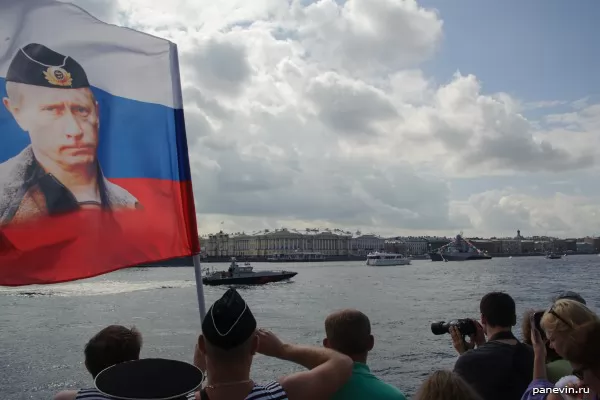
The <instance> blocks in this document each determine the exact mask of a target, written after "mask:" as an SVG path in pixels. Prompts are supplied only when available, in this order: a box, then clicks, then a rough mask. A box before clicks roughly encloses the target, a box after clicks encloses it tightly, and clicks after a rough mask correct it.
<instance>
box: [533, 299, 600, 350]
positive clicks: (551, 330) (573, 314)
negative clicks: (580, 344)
mask: <svg viewBox="0 0 600 400" xmlns="http://www.w3.org/2000/svg"><path fill="white" fill-rule="evenodd" d="M590 322H600V318H599V317H598V315H597V314H596V313H595V312H593V311H592V310H590V309H589V308H588V307H587V306H586V305H585V304H582V303H580V302H578V301H575V300H570V299H560V300H557V301H555V302H554V304H553V305H552V308H551V309H550V310H548V311H546V312H545V313H544V316H543V317H542V320H541V322H540V325H541V327H542V329H544V332H545V333H546V336H552V337H554V336H555V335H560V336H561V337H562V338H563V339H566V340H571V339H572V338H573V333H574V332H575V330H576V328H577V327H579V326H581V325H583V324H587V323H590Z"/></svg>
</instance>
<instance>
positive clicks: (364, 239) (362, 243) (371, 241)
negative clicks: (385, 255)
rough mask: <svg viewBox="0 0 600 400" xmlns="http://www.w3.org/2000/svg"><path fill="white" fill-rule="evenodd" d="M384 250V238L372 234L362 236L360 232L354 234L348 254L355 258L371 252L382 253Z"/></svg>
mask: <svg viewBox="0 0 600 400" xmlns="http://www.w3.org/2000/svg"><path fill="white" fill-rule="evenodd" d="M384 248H385V239H384V238H382V237H380V236H377V235H372V234H369V235H363V234H361V232H356V236H355V237H353V238H352V239H351V243H350V253H351V254H352V255H356V256H366V255H367V254H369V253H371V252H373V251H383V250H384Z"/></svg>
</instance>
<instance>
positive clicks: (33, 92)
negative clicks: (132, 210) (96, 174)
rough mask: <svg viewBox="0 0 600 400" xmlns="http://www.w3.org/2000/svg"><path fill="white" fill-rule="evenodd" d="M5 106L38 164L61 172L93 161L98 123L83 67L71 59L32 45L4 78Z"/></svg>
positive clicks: (17, 59)
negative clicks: (26, 135) (28, 142)
mask: <svg viewBox="0 0 600 400" xmlns="http://www.w3.org/2000/svg"><path fill="white" fill-rule="evenodd" d="M6 92H7V97H5V98H4V99H3V103H4V106H5V107H6V109H7V110H8V111H9V112H10V113H11V114H12V116H13V117H14V119H15V121H16V122H17V124H19V126H20V127H21V129H23V130H24V131H26V132H28V133H29V137H30V139H31V147H32V149H33V152H34V154H35V156H36V158H37V159H38V161H39V162H40V163H41V164H42V166H43V165H44V163H55V164H57V165H58V166H60V167H61V168H63V169H65V170H72V169H78V168H80V167H82V166H88V165H90V164H91V163H93V162H95V160H96V149H97V146H98V129H99V125H100V118H99V113H98V103H97V102H96V100H95V98H94V95H93V93H92V91H91V90H90V85H89V83H88V80H87V76H86V74H85V71H84V70H83V67H82V66H81V65H80V64H79V63H77V61H75V60H73V59H72V58H71V57H68V56H65V55H62V54H59V53H57V52H55V51H53V50H51V49H49V48H47V47H45V46H43V45H40V44H36V43H31V44H29V45H27V46H25V47H23V48H21V49H19V51H18V52H17V54H16V55H15V57H14V58H13V60H12V62H11V64H10V66H9V68H8V72H7V74H6Z"/></svg>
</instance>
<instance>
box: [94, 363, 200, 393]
mask: <svg viewBox="0 0 600 400" xmlns="http://www.w3.org/2000/svg"><path fill="white" fill-rule="evenodd" d="M202 378H203V375H202V371H200V370H199V369H198V368H197V367H195V366H194V365H192V364H189V363H186V362H183V361H177V360H167V359H163V358H144V359H141V360H135V361H126V362H123V363H119V364H115V365H113V366H111V367H108V368H106V369H105V370H103V371H102V372H100V373H99V374H98V375H97V376H96V379H95V380H94V384H95V386H96V389H98V390H99V391H100V392H101V393H102V394H104V395H106V396H108V397H109V398H114V399H126V400H159V399H171V400H180V399H181V400H183V399H186V398H187V397H188V395H189V394H190V393H193V392H194V391H196V390H198V388H199V387H200V386H201V385H202Z"/></svg>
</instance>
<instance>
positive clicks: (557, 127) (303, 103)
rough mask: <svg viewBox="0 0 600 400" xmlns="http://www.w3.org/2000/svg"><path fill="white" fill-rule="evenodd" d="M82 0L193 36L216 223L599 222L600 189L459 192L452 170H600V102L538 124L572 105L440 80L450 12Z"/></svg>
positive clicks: (206, 182) (193, 115)
mask: <svg viewBox="0 0 600 400" xmlns="http://www.w3.org/2000/svg"><path fill="white" fill-rule="evenodd" d="M75 3H77V4H80V5H82V6H84V7H88V10H89V11H90V12H91V13H92V14H95V15H97V16H98V17H99V18H101V19H104V20H106V21H107V22H113V23H120V24H125V25H127V26H130V27H132V28H135V29H140V30H144V31H146V32H148V33H151V34H155V35H158V36H162V37H165V38H168V39H170V40H173V41H175V42H176V43H177V44H178V47H179V50H180V60H181V65H182V67H181V70H182V82H183V87H184V101H185V109H186V124H187V128H188V129H187V131H188V141H189V150H190V158H191V167H192V174H193V179H194V187H195V189H196V190H195V193H196V207H197V211H198V218H199V222H198V224H199V226H200V230H201V231H202V232H209V231H215V230H217V229H219V228H220V222H221V221H226V226H227V228H226V229H234V230H246V231H251V230H254V229H260V228H276V227H280V226H281V225H287V226H289V227H292V225H293V226H297V227H300V228H302V227H307V226H312V225H315V226H330V227H342V228H349V229H355V228H360V229H362V230H363V231H373V230H375V231H380V232H382V233H389V234H392V233H394V234H395V233H403V232H408V231H412V232H420V233H424V232H431V233H444V234H453V233H456V231H457V230H459V229H463V230H464V231H465V233H466V234H467V233H469V232H470V230H477V231H478V232H480V233H481V232H483V233H485V234H493V233H494V232H495V230H507V231H511V232H512V231H514V230H516V229H518V228H521V229H522V230H525V229H532V232H533V231H536V232H537V233H540V229H542V230H543V229H547V230H550V231H556V232H575V231H580V232H581V233H582V234H585V233H590V232H589V230H590V229H592V230H593V229H596V228H597V226H595V225H594V223H595V222H594V220H593V219H592V218H593V212H596V211H597V209H594V206H593V204H594V202H593V201H592V199H585V198H583V197H578V196H574V195H573V194H572V193H571V194H560V193H556V194H555V195H554V196H553V197H549V198H538V197H530V196H526V195H524V194H519V193H516V192H511V191H507V192H505V191H498V192H483V193H481V194H479V195H476V196H473V197H471V198H470V199H469V200H468V202H458V201H457V200H456V199H455V198H453V197H452V196H456V195H457V193H454V192H453V191H452V189H451V187H450V185H449V179H451V178H452V179H457V178H460V177H465V176H470V177H474V176H475V177H479V178H480V179H494V178H493V176H495V175H514V174H528V173H539V172H546V173H556V172H559V171H574V172H573V173H577V171H580V170H582V169H590V168H595V163H596V161H597V159H596V157H597V155H598V149H599V148H600V146H598V145H600V143H599V142H600V139H599V135H597V132H598V131H599V128H600V122H599V121H600V119H599V118H600V112H599V108H600V105H594V104H590V103H589V99H581V100H579V101H577V102H574V103H572V104H571V105H572V107H573V108H572V111H573V112H570V113H565V114H560V115H548V116H547V117H546V118H542V119H541V121H529V120H528V119H527V118H526V117H525V116H524V115H522V114H521V112H522V110H526V109H532V108H536V109H537V110H536V111H538V112H543V111H544V110H545V109H549V107H555V106H560V105H564V104H563V103H564V102H563V101H562V100H556V101H551V102H549V101H544V100H540V101H539V102H533V103H528V104H524V105H523V104H522V103H521V101H520V100H519V99H516V98H513V97H511V96H509V95H507V94H505V93H493V94H487V93H485V92H484V88H483V87H482V85H481V83H480V82H479V80H478V79H477V77H476V76H474V75H463V74H460V73H458V72H457V74H456V75H455V76H453V77H452V79H451V80H450V81H449V82H445V83H443V84H441V85H440V84H436V83H434V80H433V79H431V78H430V77H428V76H426V75H425V74H424V73H423V71H422V70H420V69H419V64H420V63H421V62H422V61H424V60H427V59H430V58H431V57H433V56H434V55H435V52H436V49H437V48H438V47H439V46H440V44H441V40H442V36H443V22H442V19H441V18H442V17H443V16H440V15H438V13H437V12H436V11H435V10H430V9H425V8H423V7H421V6H419V5H418V4H417V3H416V2H415V1H413V0H348V1H346V2H344V3H343V4H338V2H335V1H333V0H320V1H316V2H312V3H309V4H307V2H306V1H300V0H292V1H289V2H288V1H282V0H258V1H254V2H242V1H240V0H222V1H220V2H213V1H208V0H198V1H191V0H174V1H172V2H170V3H166V2H159V1H156V0H112V1H111V0H107V1H104V2H101V1H96V0H80V1H75ZM590 144H593V145H590ZM561 179H564V177H562V178H561ZM535 184H536V185H540V184H541V185H543V184H544V183H543V182H535ZM538 207H542V208H543V210H540V209H538ZM561 207H564V209H565V210H567V209H568V210H569V211H565V210H562V211H561ZM548 210H554V211H555V212H556V213H557V214H560V215H561V216H560V217H559V218H557V217H556V215H554V214H552V213H550V212H549V211H548ZM594 210H596V211H594ZM466 211H468V213H465V212H466ZM554 211H553V212H554ZM498 215H501V216H502V218H500V217H497V216H498ZM516 225H519V226H516ZM541 233H544V232H541Z"/></svg>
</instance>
